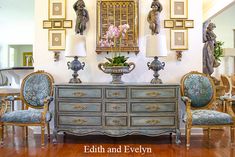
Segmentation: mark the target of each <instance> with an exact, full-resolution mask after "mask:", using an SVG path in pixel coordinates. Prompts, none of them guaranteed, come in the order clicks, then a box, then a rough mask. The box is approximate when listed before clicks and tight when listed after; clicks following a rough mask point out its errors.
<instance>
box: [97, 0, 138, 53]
mask: <svg viewBox="0 0 235 157" xmlns="http://www.w3.org/2000/svg"><path fill="white" fill-rule="evenodd" d="M96 21H97V27H96V28H97V31H96V52H97V53H98V54H100V53H101V52H107V53H108V52H128V53H129V52H134V53H136V54H137V53H139V0H115V1H113V0H97V19H96ZM123 25H128V26H129V29H128V31H127V32H126V35H125V37H121V38H118V39H114V40H113V46H103V45H102V44H101V42H102V41H104V40H106V39H105V35H106V32H107V31H108V30H109V28H110V26H114V27H117V28H119V27H120V26H123Z"/></svg>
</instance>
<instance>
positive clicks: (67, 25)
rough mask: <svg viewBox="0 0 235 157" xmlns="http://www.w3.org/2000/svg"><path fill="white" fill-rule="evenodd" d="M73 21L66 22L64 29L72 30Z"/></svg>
mask: <svg viewBox="0 0 235 157" xmlns="http://www.w3.org/2000/svg"><path fill="white" fill-rule="evenodd" d="M72 25H73V21H72V20H64V24H63V27H64V28H72Z"/></svg>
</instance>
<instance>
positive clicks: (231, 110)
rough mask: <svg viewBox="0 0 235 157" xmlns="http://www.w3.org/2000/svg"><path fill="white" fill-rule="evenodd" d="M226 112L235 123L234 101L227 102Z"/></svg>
mask: <svg viewBox="0 0 235 157" xmlns="http://www.w3.org/2000/svg"><path fill="white" fill-rule="evenodd" d="M226 111H227V113H228V114H229V115H230V116H231V117H232V118H233V121H235V114H234V112H233V109H232V101H227V103H226Z"/></svg>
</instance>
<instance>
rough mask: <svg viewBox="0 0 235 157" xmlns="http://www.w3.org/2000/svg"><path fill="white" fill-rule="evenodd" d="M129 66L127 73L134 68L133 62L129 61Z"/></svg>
mask: <svg viewBox="0 0 235 157" xmlns="http://www.w3.org/2000/svg"><path fill="white" fill-rule="evenodd" d="M129 66H130V69H129V73H130V72H131V71H132V70H134V69H135V63H133V62H130V63H129ZM131 66H132V67H131Z"/></svg>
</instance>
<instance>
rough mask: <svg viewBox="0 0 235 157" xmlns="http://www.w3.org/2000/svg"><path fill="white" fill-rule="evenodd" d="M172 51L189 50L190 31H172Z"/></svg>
mask: <svg viewBox="0 0 235 157" xmlns="http://www.w3.org/2000/svg"><path fill="white" fill-rule="evenodd" d="M170 45H171V50H188V30H187V29H172V30H171V44H170Z"/></svg>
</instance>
